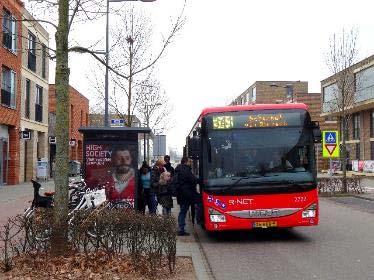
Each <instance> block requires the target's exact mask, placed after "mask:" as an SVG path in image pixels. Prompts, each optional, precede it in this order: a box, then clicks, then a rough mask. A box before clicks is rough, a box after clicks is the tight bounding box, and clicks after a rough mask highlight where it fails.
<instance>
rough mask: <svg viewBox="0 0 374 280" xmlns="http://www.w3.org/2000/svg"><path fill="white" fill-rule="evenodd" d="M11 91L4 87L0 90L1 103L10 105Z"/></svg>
mask: <svg viewBox="0 0 374 280" xmlns="http://www.w3.org/2000/svg"><path fill="white" fill-rule="evenodd" d="M10 101H11V93H10V91H6V90H4V89H2V90H1V104H3V105H5V106H8V107H10Z"/></svg>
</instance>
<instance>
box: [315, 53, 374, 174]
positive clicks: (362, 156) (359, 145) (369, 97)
mask: <svg viewBox="0 0 374 280" xmlns="http://www.w3.org/2000/svg"><path fill="white" fill-rule="evenodd" d="M345 71H346V73H348V80H351V81H353V83H354V89H352V95H353V96H354V99H353V100H354V101H353V102H352V104H349V106H348V108H346V110H347V111H348V112H349V114H350V115H349V118H348V130H347V131H345V136H346V139H347V141H346V143H347V150H348V157H349V159H350V160H364V161H367V160H374V55H372V56H370V57H368V58H366V59H364V60H362V61H360V62H358V63H356V64H354V65H352V66H351V67H349V68H347V69H345ZM340 74H341V72H339V73H337V74H336V75H333V76H331V77H328V78H326V79H324V80H323V81H321V89H322V93H323V94H322V104H323V106H322V116H323V117H325V118H328V119H330V120H331V121H335V123H336V125H337V127H341V125H340V123H341V113H340V110H339V109H341V108H337V107H336V100H337V99H336V97H337V96H338V86H337V83H338V79H339V75H340ZM373 171H374V170H373Z"/></svg>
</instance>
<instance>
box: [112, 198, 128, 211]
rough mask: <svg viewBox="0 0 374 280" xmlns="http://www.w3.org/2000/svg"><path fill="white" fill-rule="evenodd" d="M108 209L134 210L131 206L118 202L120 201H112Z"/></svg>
mask: <svg viewBox="0 0 374 280" xmlns="http://www.w3.org/2000/svg"><path fill="white" fill-rule="evenodd" d="M109 209H110V210H114V209H134V207H133V206H132V205H131V203H129V202H127V201H124V200H120V201H113V202H111V203H110V204H109Z"/></svg>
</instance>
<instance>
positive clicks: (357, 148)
mask: <svg viewBox="0 0 374 280" xmlns="http://www.w3.org/2000/svg"><path fill="white" fill-rule="evenodd" d="M360 154H361V152H360V143H356V159H358V160H359V159H360Z"/></svg>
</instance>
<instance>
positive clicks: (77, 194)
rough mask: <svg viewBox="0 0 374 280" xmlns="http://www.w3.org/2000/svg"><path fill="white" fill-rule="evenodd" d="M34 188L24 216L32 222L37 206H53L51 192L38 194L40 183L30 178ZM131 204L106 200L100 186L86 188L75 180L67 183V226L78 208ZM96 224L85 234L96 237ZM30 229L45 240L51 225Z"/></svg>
mask: <svg viewBox="0 0 374 280" xmlns="http://www.w3.org/2000/svg"><path fill="white" fill-rule="evenodd" d="M31 182H32V184H33V188H34V199H33V201H32V203H31V206H30V207H29V208H27V209H26V210H25V213H24V216H25V218H26V219H27V220H28V221H29V222H30V224H32V223H33V222H35V218H36V215H35V214H36V211H37V209H38V208H53V206H54V202H53V195H54V193H53V192H46V193H44V196H41V195H40V194H39V190H40V189H41V185H40V184H39V183H38V182H37V181H34V180H31ZM132 208H133V207H132V205H131V204H130V203H128V202H127V201H107V200H106V194H105V189H103V188H101V187H100V186H99V187H98V188H95V189H89V188H87V185H86V183H85V182H84V180H82V181H80V182H76V183H74V184H69V209H70V212H69V214H68V218H69V220H68V225H69V228H70V227H71V225H72V224H73V223H74V219H75V213H76V212H77V211H80V210H85V211H88V210H93V209H95V210H100V209H109V210H113V209H132ZM95 226H96V224H95V223H94V224H93V226H92V228H91V229H89V230H88V231H87V234H88V235H89V236H91V237H94V238H96V237H97V234H96V229H95ZM29 228H30V230H29V232H28V234H29V235H30V236H33V237H35V239H36V240H37V241H41V242H44V241H47V240H49V239H50V236H51V226H50V225H44V227H42V228H41V229H38V228H34V227H29Z"/></svg>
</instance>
